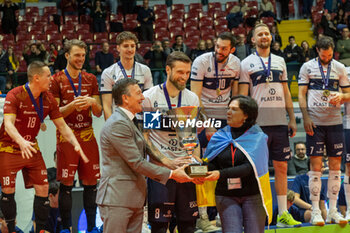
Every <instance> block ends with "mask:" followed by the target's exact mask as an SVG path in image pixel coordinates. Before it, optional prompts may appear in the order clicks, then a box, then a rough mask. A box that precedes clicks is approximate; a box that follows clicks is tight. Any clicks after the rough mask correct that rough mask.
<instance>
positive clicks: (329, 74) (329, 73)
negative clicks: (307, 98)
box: [318, 58, 332, 89]
mask: <svg viewBox="0 0 350 233" xmlns="http://www.w3.org/2000/svg"><path fill="white" fill-rule="evenodd" d="M331 63H332V61H330V62H329V63H328V68H327V75H326V76H324V72H323V67H322V64H321V62H320V58H318V67H319V69H320V72H321V77H322V81H323V89H327V87H328V83H329V78H330V76H331Z"/></svg>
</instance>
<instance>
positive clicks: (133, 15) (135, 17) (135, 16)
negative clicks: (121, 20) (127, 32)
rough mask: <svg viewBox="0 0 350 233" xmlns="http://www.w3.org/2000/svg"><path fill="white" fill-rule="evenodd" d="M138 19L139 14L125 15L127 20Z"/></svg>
mask: <svg viewBox="0 0 350 233" xmlns="http://www.w3.org/2000/svg"><path fill="white" fill-rule="evenodd" d="M131 20H137V14H127V15H125V22H128V21H131Z"/></svg>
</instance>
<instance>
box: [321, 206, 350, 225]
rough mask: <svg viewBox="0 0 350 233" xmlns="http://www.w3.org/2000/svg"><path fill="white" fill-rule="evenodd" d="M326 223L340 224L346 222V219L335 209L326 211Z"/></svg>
mask: <svg viewBox="0 0 350 233" xmlns="http://www.w3.org/2000/svg"><path fill="white" fill-rule="evenodd" d="M326 223H337V224H340V225H343V224H347V223H348V221H347V220H346V219H345V218H344V217H343V216H342V215H341V214H340V213H339V212H338V210H337V209H331V210H329V211H328V214H327V219H326Z"/></svg>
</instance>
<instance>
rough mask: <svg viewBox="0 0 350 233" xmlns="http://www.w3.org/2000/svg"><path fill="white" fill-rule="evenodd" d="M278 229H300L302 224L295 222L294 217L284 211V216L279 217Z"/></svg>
mask: <svg viewBox="0 0 350 233" xmlns="http://www.w3.org/2000/svg"><path fill="white" fill-rule="evenodd" d="M276 226H277V227H300V226H301V222H299V221H296V220H294V218H293V217H292V215H291V214H290V213H289V212H288V211H284V212H283V214H282V215H281V216H280V215H278V216H277V224H276Z"/></svg>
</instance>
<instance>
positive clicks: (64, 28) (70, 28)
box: [60, 24, 75, 31]
mask: <svg viewBox="0 0 350 233" xmlns="http://www.w3.org/2000/svg"><path fill="white" fill-rule="evenodd" d="M60 31H75V25H74V24H63V25H61V27H60Z"/></svg>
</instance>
